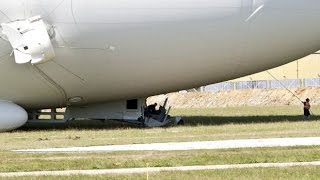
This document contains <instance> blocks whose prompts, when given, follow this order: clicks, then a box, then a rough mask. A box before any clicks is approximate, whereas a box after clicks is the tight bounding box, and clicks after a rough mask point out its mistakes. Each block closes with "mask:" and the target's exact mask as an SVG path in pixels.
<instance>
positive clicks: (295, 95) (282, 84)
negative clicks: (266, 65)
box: [267, 71, 314, 115]
mask: <svg viewBox="0 0 320 180" xmlns="http://www.w3.org/2000/svg"><path fill="white" fill-rule="evenodd" d="M267 73H268V74H269V75H270V76H271V77H272V78H273V79H275V80H276V81H277V82H279V84H280V85H281V86H282V87H284V88H285V89H286V90H287V91H288V92H290V93H291V94H292V95H293V96H294V97H296V98H297V99H298V100H299V101H300V102H301V103H304V101H302V100H301V99H300V98H299V97H298V96H297V95H296V94H295V93H293V92H292V91H291V90H290V89H289V88H287V87H286V86H285V85H284V84H283V83H282V82H281V81H280V80H279V79H277V78H276V77H275V76H274V75H273V74H271V73H270V72H269V71H267ZM310 112H311V114H312V115H314V113H313V112H312V111H311V109H310Z"/></svg>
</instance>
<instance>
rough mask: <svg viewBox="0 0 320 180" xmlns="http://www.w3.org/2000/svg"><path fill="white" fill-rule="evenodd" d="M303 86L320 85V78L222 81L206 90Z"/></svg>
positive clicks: (207, 87)
mask: <svg viewBox="0 0 320 180" xmlns="http://www.w3.org/2000/svg"><path fill="white" fill-rule="evenodd" d="M284 86H285V87H286V88H302V87H320V78H308V79H285V80H279V81H277V80H258V81H239V82H222V83H217V84H212V85H208V86H205V87H204V88H203V91H205V92H218V91H227V90H229V91H230V90H241V89H280V88H284Z"/></svg>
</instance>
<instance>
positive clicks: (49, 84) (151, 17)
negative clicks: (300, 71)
mask: <svg viewBox="0 0 320 180" xmlns="http://www.w3.org/2000/svg"><path fill="white" fill-rule="evenodd" d="M17 2H18V1H14V0H13V1H11V2H10V3H9V2H1V3H0V7H7V8H6V9H4V8H0V10H1V11H2V12H3V13H2V15H0V21H1V23H7V22H8V21H9V20H8V19H11V20H12V19H13V20H14V19H23V18H28V17H32V16H34V15H40V16H41V17H43V19H44V21H45V22H46V23H47V25H48V27H49V28H48V29H49V30H51V31H49V30H48V31H49V32H52V34H49V35H51V36H52V44H53V47H54V52H55V55H56V56H55V59H54V60H53V61H50V62H47V63H44V64H40V65H31V64H23V65H19V64H16V63H15V61H14V57H13V56H9V55H10V52H11V51H12V47H11V46H10V45H9V43H8V42H5V41H0V47H1V50H0V53H1V54H0V57H1V58H0V84H1V88H0V99H5V100H10V101H13V102H15V103H18V104H21V105H22V106H23V107H25V108H27V109H41V108H49V107H61V106H66V105H71V106H72V105H75V106H77V105H83V104H90V103H99V102H108V101H114V100H120V99H130V98H139V97H147V96H150V95H155V94H160V93H166V92H171V91H176V90H182V89H187V88H192V87H196V86H201V85H206V84H210V83H216V82H221V81H224V80H229V79H232V78H237V77H240V76H244V75H247V74H251V73H255V72H259V71H262V70H265V69H269V68H272V67H276V66H279V65H282V64H285V63H288V62H290V61H293V60H296V59H298V58H301V57H304V56H306V55H308V54H310V53H312V52H315V51H317V50H318V49H320V23H316V22H317V21H318V20H319V17H320V13H319V12H320V11H319V10H320V2H319V1H318V0H310V1H308V3H307V2H305V1H304V0H282V1H279V0H264V1H254V0H228V1H226V0H211V1H209V0H184V1H183V0H170V1H169V0H134V1H133V0H124V1H118V0H109V1H99V0H91V1H88V0H77V1H61V2H59V1H46V0H40V1H33V3H31V4H29V6H24V5H17V4H18V3H17ZM26 7H27V8H26ZM297 7H299V8H297ZM10 9H11V10H12V9H15V11H14V12H13V11H10ZM19 10H21V11H19ZM3 14H5V15H3ZM26 16H27V17H26ZM53 29H54V31H52V30H53ZM74 98H75V99H77V98H78V99H79V102H78V101H72V99H74Z"/></svg>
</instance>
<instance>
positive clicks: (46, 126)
mask: <svg viewBox="0 0 320 180" xmlns="http://www.w3.org/2000/svg"><path fill="white" fill-rule="evenodd" d="M182 118H183V120H184V122H185V124H184V126H199V125H203V126H219V125H226V124H253V123H274V122H299V121H314V120H318V119H320V116H313V117H310V118H309V119H304V118H303V117H302V116H233V117H231V116H184V117H182ZM130 128H141V127H139V126H138V125H133V124H128V123H124V122H117V121H97V120H90V121H89V120H88V121H69V122H67V123H57V124H51V123H35V124H34V123H32V124H26V125H25V126H23V127H22V128H20V129H18V130H22V131H35V130H54V129H59V130H67V129H68V130H70V129H71V130H72V129H78V130H90V129H92V130H99V129H101V130H103V129H107V130H108V129H110V130H113V129H130Z"/></svg>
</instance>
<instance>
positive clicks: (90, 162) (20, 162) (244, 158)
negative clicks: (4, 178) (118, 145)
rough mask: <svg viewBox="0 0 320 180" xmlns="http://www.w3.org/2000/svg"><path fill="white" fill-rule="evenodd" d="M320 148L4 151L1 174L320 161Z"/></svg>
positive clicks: (0, 163) (0, 168)
mask: <svg viewBox="0 0 320 180" xmlns="http://www.w3.org/2000/svg"><path fill="white" fill-rule="evenodd" d="M319 151H320V147H318V146H316V147H308V146H307V147H284V148H247V149H226V150H193V151H166V152H161V151H160V152H157V151H147V152H144V151H143V152H111V153H110V152H109V153H106V152H104V153H49V154H45V153H40V154H24V153H13V152H1V153H0V156H1V157H2V158H1V159H0V172H19V171H41V170H70V169H113V168H134V167H146V166H149V167H172V166H190V165H223V164H250V163H275V162H308V161H320V153H319Z"/></svg>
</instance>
